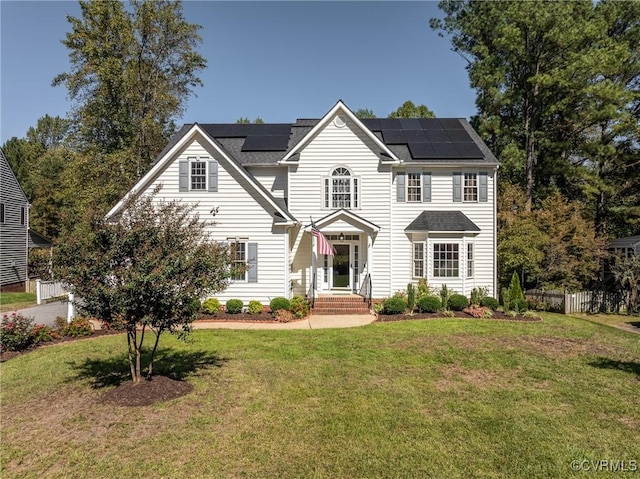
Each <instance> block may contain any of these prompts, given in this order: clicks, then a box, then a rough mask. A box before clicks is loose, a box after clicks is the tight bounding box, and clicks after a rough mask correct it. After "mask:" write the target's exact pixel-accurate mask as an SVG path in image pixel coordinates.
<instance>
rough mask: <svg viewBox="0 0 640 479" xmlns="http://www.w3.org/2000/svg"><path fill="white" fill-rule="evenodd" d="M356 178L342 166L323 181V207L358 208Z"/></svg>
mask: <svg viewBox="0 0 640 479" xmlns="http://www.w3.org/2000/svg"><path fill="white" fill-rule="evenodd" d="M358 187H359V185H358V178H355V177H354V176H353V175H352V174H351V172H350V171H349V170H348V169H347V168H344V167H342V166H340V167H338V168H335V169H334V170H333V171H332V172H331V176H330V177H328V178H325V179H324V207H325V208H331V209H340V208H347V209H350V208H358V194H359V191H358Z"/></svg>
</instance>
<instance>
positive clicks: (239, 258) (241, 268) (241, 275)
mask: <svg viewBox="0 0 640 479" xmlns="http://www.w3.org/2000/svg"><path fill="white" fill-rule="evenodd" d="M230 246H231V263H232V264H231V267H232V275H231V277H232V279H233V280H234V281H245V280H246V279H247V243H246V242H244V241H239V240H231V241H230Z"/></svg>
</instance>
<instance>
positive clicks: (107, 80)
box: [53, 0, 206, 177]
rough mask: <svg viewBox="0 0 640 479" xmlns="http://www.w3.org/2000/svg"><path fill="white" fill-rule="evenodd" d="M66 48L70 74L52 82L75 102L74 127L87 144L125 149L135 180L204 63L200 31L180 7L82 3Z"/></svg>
mask: <svg viewBox="0 0 640 479" xmlns="http://www.w3.org/2000/svg"><path fill="white" fill-rule="evenodd" d="M80 7H81V12H82V14H81V16H80V18H76V17H72V16H69V17H68V20H69V22H70V23H71V31H70V32H69V33H67V35H66V38H65V39H64V40H63V41H62V43H63V44H64V45H65V46H66V47H67V48H68V49H69V60H70V64H71V69H70V71H69V72H66V73H62V74H60V75H58V76H56V78H55V79H54V80H53V85H54V86H55V85H64V86H66V88H67V90H68V91H69V96H70V98H71V99H72V100H73V101H74V102H75V106H74V111H73V114H74V118H73V119H74V125H75V127H76V130H77V134H78V137H79V138H80V139H81V140H82V141H83V142H84V145H85V146H86V147H92V148H97V149H98V150H99V151H100V152H101V153H103V154H110V153H114V152H120V151H123V150H127V151H128V154H129V161H131V162H134V163H135V167H134V171H135V173H136V176H137V177H140V176H141V175H142V174H144V173H145V172H146V169H147V168H148V166H149V164H150V163H151V161H152V160H153V158H155V156H156V155H157V153H158V152H159V151H160V150H161V149H162V147H163V146H164V145H165V144H166V141H167V140H168V138H169V136H170V134H171V133H172V132H173V130H174V129H175V124H174V121H175V120H176V119H177V117H178V116H179V115H180V114H181V113H183V111H184V109H185V106H186V102H187V100H188V98H189V96H190V94H191V93H192V91H193V89H194V88H195V87H197V86H199V85H202V81H201V79H200V78H199V77H198V72H199V71H201V70H202V69H203V68H205V66H206V60H205V59H204V57H202V56H201V55H200V54H199V53H198V52H197V47H198V45H199V43H200V41H201V38H200V36H199V34H198V30H199V29H200V27H199V26H198V25H194V24H191V23H188V22H187V21H186V20H185V18H184V15H183V12H182V6H181V4H180V3H179V2H170V1H166V0H158V1H137V0H135V1H132V2H130V4H129V5H128V6H127V5H125V4H124V3H122V2H119V1H113V0H108V1H81V2H80Z"/></svg>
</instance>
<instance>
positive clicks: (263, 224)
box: [146, 140, 289, 304]
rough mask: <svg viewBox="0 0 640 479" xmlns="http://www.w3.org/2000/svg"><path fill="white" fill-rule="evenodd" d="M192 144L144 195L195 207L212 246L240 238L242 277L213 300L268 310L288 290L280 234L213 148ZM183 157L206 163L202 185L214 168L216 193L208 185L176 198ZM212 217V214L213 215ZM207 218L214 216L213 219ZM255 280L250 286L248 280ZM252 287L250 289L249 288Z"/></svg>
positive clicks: (264, 206)
mask: <svg viewBox="0 0 640 479" xmlns="http://www.w3.org/2000/svg"><path fill="white" fill-rule="evenodd" d="M206 144H207V143H206V142H205V141H204V140H202V143H200V142H198V141H197V140H194V141H193V142H192V143H191V144H190V145H189V146H187V147H186V148H185V149H184V150H181V152H180V153H179V154H178V155H177V156H176V158H175V159H174V160H173V161H172V162H171V163H170V164H169V165H168V166H167V168H166V169H165V170H163V171H161V172H160V173H159V174H158V176H157V178H156V179H155V180H154V181H152V182H151V183H150V184H149V186H148V187H147V190H146V191H148V192H150V191H153V189H154V188H155V187H156V186H159V185H162V188H161V189H160V192H159V193H158V195H157V199H158V200H165V201H171V200H179V201H189V202H192V203H193V204H196V209H195V212H196V213H198V215H199V216H200V220H201V221H205V222H206V223H207V230H206V231H207V233H208V234H209V236H210V238H211V239H213V240H216V241H220V242H223V243H227V241H228V238H236V237H238V238H241V239H242V241H244V242H246V243H247V246H246V255H247V262H248V263H249V265H248V271H247V275H246V279H245V280H244V281H231V283H230V284H229V286H228V287H227V289H226V290H224V291H222V292H220V293H216V294H214V295H213V296H215V297H216V298H218V299H220V301H221V302H223V303H224V302H225V301H226V300H228V299H231V298H237V299H240V300H242V301H243V302H244V303H245V304H248V302H249V301H250V300H252V299H255V300H259V301H261V302H262V303H263V304H268V303H269V301H270V298H274V297H276V296H286V295H287V294H288V291H289V288H288V287H287V285H286V284H284V283H285V282H284V281H283V278H285V277H287V274H288V272H287V271H286V268H287V265H286V260H285V258H286V255H285V244H286V242H285V234H286V230H285V228H284V227H282V226H277V225H274V219H273V216H272V215H273V208H272V207H271V206H269V205H268V204H267V203H266V202H265V201H264V199H263V198H262V197H260V196H259V194H258V193H257V192H256V191H255V189H254V187H252V186H250V185H249V183H248V181H247V180H246V179H245V178H244V177H242V175H241V174H240V173H238V172H237V171H236V170H235V169H234V168H233V167H231V165H229V164H227V163H226V160H225V159H224V157H222V156H221V155H220V154H219V153H218V152H217V151H215V149H214V148H213V147H208V148H205V147H204V146H202V145H206ZM189 157H197V158H209V160H208V161H207V169H208V170H207V181H209V177H210V176H209V165H210V164H211V162H214V163H215V164H216V165H217V170H218V171H217V178H216V182H217V189H218V191H217V192H211V191H210V190H209V185H207V190H204V191H188V192H182V191H180V187H179V179H180V175H179V165H180V163H181V162H185V161H188V160H187V159H188V158H189ZM216 211H217V212H216ZM212 212H216V214H215V216H213V213H212ZM252 244H255V245H257V250H256V248H255V247H254V250H255V251H256V253H257V258H256V260H255V264H251V257H250V256H251V252H252V248H251V245H252ZM255 272H257V273H258V274H257V276H256V278H255V281H252V278H251V277H250V275H252V274H255ZM254 282H255V284H254Z"/></svg>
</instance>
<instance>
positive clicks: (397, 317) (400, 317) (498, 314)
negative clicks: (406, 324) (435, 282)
mask: <svg viewBox="0 0 640 479" xmlns="http://www.w3.org/2000/svg"><path fill="white" fill-rule="evenodd" d="M453 314H454V316H453V317H454V318H464V319H483V318H474V317H473V316H471V315H470V314H467V313H465V312H463V311H453ZM415 319H446V318H445V317H444V316H443V315H442V313H413V314H412V315H409V314H407V313H402V314H379V315H378V321H380V322H383V323H386V322H392V321H408V320H415ZM486 319H500V320H504V321H525V322H536V321H542V318H541V317H539V316H538V317H530V316H524V315H517V316H511V315H509V314H504V313H503V312H502V311H494V312H493V317H492V318H486Z"/></svg>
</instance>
